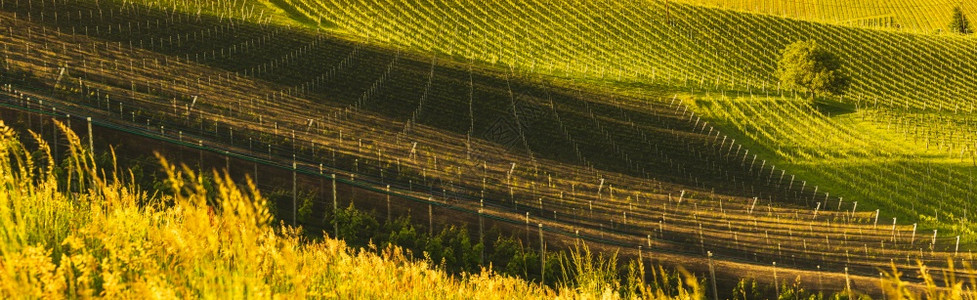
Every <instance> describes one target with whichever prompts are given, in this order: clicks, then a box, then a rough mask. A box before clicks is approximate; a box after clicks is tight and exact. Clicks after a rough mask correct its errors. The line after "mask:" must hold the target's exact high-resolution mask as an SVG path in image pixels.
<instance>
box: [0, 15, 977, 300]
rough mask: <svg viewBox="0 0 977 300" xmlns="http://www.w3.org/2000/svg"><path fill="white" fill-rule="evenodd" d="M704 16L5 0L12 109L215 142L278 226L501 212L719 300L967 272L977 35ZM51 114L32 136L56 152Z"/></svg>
mask: <svg viewBox="0 0 977 300" xmlns="http://www.w3.org/2000/svg"><path fill="white" fill-rule="evenodd" d="M753 3H756V2H753ZM699 4H701V3H673V2H671V1H642V2H640V3H635V2H631V1H598V2H593V1H576V0H566V1H557V2H552V3H544V2H541V1H515V2H512V1H508V2H503V1H483V2H474V3H468V2H466V3H458V2H450V1H449V2H445V1H440V0H430V1H420V2H397V1H377V2H372V1H339V0H323V1H318V0H317V1H312V0H282V1H270V2H265V1H250V0H236V1H217V2H207V3H203V4H201V3H195V2H194V3H191V2H185V1H147V2H131V1H104V0H102V1H92V0H44V1H42V0H28V1H24V0H21V1H13V2H11V1H3V2H0V32H3V34H2V35H0V44H2V50H3V52H2V56H3V64H2V65H0V67H2V68H0V69H2V72H0V81H2V83H3V93H2V94H3V96H2V98H3V101H2V102H3V103H4V105H5V106H6V107H10V108H16V109H20V110H26V111H29V112H30V113H32V114H35V113H36V114H43V115H44V116H46V117H45V118H54V119H58V120H68V121H69V122H72V121H73V122H76V123H75V124H76V125H77V124H83V123H85V122H88V124H92V123H91V122H93V121H92V120H93V119H94V123H96V124H97V125H98V126H99V127H98V128H99V130H102V129H103V128H107V129H111V130H114V131H118V132H121V133H120V134H122V135H123V136H125V135H132V136H139V141H143V142H141V143H158V144H159V145H160V146H159V148H158V149H173V148H177V149H198V150H199V151H200V154H199V158H197V159H196V165H197V166H198V167H200V168H203V166H204V165H219V164H214V163H213V162H207V163H205V159H204V154H203V153H204V152H203V151H210V152H211V153H209V154H208V156H207V157H209V158H219V157H223V158H224V159H225V168H226V169H227V171H231V170H235V172H232V174H234V175H235V176H238V177H241V178H240V179H241V180H244V177H245V176H246V177H248V178H251V179H254V180H255V181H256V182H257V185H258V186H259V187H262V189H267V190H266V191H268V192H269V193H270V192H271V191H278V190H290V192H286V193H285V194H287V195H290V196H284V197H280V198H282V199H281V200H280V201H278V202H277V203H275V207H276V211H277V212H278V214H277V215H276V218H277V219H278V220H279V221H281V222H282V223H283V224H289V225H301V226H303V227H304V228H307V229H310V230H309V231H312V232H313V233H314V231H320V232H321V231H325V233H326V234H330V235H339V234H340V232H339V229H338V228H339V224H337V223H336V222H337V221H334V220H335V219H329V218H330V217H331V216H335V215H337V214H339V213H340V212H339V207H340V206H339V205H341V204H340V203H342V205H349V206H352V204H353V203H354V202H355V203H356V207H357V208H363V209H364V210H366V211H368V212H371V213H372V214H373V215H374V216H375V217H376V218H377V219H381V220H384V221H386V222H394V221H395V220H394V218H393V217H392V216H393V215H408V216H411V218H412V219H413V220H414V221H415V222H417V223H419V225H418V226H421V228H426V229H427V231H428V232H429V233H431V234H432V235H433V232H434V231H435V228H436V227H442V228H447V227H449V224H450V225H455V224H457V225H460V226H465V227H467V228H468V232H471V233H472V239H473V240H475V237H476V233H477V236H478V239H477V240H478V241H479V244H480V245H481V246H482V247H486V243H485V241H482V240H481V239H482V237H483V232H482V231H483V227H484V225H483V222H484V220H483V219H489V220H491V222H494V223H497V224H501V225H500V226H501V228H502V230H503V231H505V234H509V235H512V236H515V237H517V238H518V239H519V240H520V245H525V246H526V247H530V248H534V249H539V251H540V253H545V252H546V251H547V249H550V250H554V251H559V250H561V249H564V250H565V249H571V248H573V247H574V245H575V244H577V243H581V242H586V243H587V244H588V245H589V246H590V247H593V248H595V249H599V250H600V251H603V252H606V253H611V252H616V253H619V255H620V256H621V257H622V258H623V259H624V260H636V261H642V262H645V263H655V264H664V265H668V266H683V267H686V268H688V269H689V270H691V271H692V272H693V273H695V274H696V275H697V276H698V277H700V278H705V280H706V281H707V282H710V283H713V284H715V283H717V282H718V285H719V286H721V287H722V288H723V291H719V290H718V289H717V290H710V291H708V292H706V294H708V295H710V296H720V295H727V294H729V293H728V291H729V290H730V289H732V288H734V287H735V286H736V284H737V283H738V282H739V280H740V279H742V278H752V279H756V280H759V281H760V282H762V283H763V284H765V285H767V286H772V288H771V289H770V290H769V291H767V292H766V293H768V294H770V293H777V294H780V293H781V284H784V283H789V282H790V283H792V282H795V281H796V284H797V286H799V287H803V288H805V289H808V290H818V291H823V292H825V293H832V292H842V293H845V294H848V295H852V294H855V293H858V294H867V295H871V296H883V297H885V296H888V295H892V294H891V293H893V292H910V291H911V290H912V289H914V288H916V287H918V286H919V284H921V280H920V276H919V275H920V273H927V271H928V274H931V275H933V276H936V277H937V278H938V279H947V280H950V277H952V276H951V275H953V276H959V277H958V278H965V277H966V276H972V275H973V273H974V272H973V271H972V270H969V269H968V268H969V266H971V265H972V263H973V261H974V257H973V254H972V252H971V251H972V250H973V249H974V248H975V245H977V244H975V242H977V239H975V238H974V236H973V234H974V228H975V225H977V224H975V223H974V222H973V221H971V219H972V218H973V217H972V216H971V215H972V213H973V211H972V210H971V205H970V203H971V202H972V201H973V197H974V196H975V195H974V191H973V175H974V174H973V173H974V168H977V163H975V156H974V155H975V149H977V140H975V134H977V131H975V127H974V122H975V120H974V113H973V106H974V102H977V98H974V96H973V95H974V90H975V88H977V86H975V83H974V82H975V81H974V80H973V79H974V78H973V76H974V75H973V74H975V72H974V70H975V69H977V64H975V62H974V60H973V59H972V57H974V51H975V49H977V47H974V45H975V44H974V40H973V39H971V38H970V37H965V36H949V35H931V34H920V33H906V32H903V31H898V30H877V29H873V28H865V27H864V26H861V25H859V26H850V24H842V25H839V24H841V23H844V22H842V21H843V20H848V19H851V17H852V16H855V15H858V14H861V13H862V12H860V11H859V10H857V9H854V8H853V9H852V10H850V11H851V12H850V13H851V14H852V15H847V14H844V13H840V12H834V11H825V12H820V13H819V14H817V15H794V16H792V17H793V18H783V17H781V16H780V15H783V14H788V15H789V14H790V13H788V12H784V13H781V14H777V13H770V11H765V10H761V11H760V12H762V13H765V14H752V13H744V12H743V10H747V11H749V9H747V8H737V7H733V8H734V9H732V10H729V9H727V8H728V7H726V6H723V7H715V6H711V5H710V6H703V5H699ZM724 5H725V4H724ZM826 5H827V4H826ZM839 5H840V4H839ZM851 5H852V6H853V7H856V5H855V4H851ZM764 7H766V6H764ZM856 8H857V7H856ZM764 9H766V8H764ZM782 9H783V10H784V11H787V9H786V8H782ZM905 9H906V12H905V13H902V12H900V13H899V16H900V18H903V17H905V16H916V15H915V14H917V13H918V14H919V15H926V14H927V11H919V10H915V9H913V8H912V7H906V8H905ZM846 11H848V10H846ZM965 11H967V10H965ZM910 12H911V13H910ZM828 16H831V17H834V18H838V19H835V21H830V17H828ZM807 20H813V21H817V22H811V21H807ZM900 20H902V19H900ZM926 20H927V21H926V22H930V23H938V22H943V21H942V19H939V18H937V17H933V20H930V19H926ZM900 22H905V21H900ZM917 22H919V24H920V25H918V26H920V28H923V27H924V25H922V24H923V23H926V22H924V21H917ZM927 24H929V23H927ZM856 25H857V24H856ZM926 26H931V25H926ZM799 40H817V41H818V42H819V43H820V44H821V45H824V47H825V49H826V50H827V51H830V52H832V53H836V54H837V55H838V57H839V60H840V61H842V62H843V65H842V66H843V67H842V71H844V72H845V73H847V74H849V75H850V76H851V78H852V84H851V87H850V90H849V91H848V93H847V94H845V95H842V96H829V97H818V99H816V100H812V99H813V97H810V96H809V95H807V94H805V93H802V92H797V91H795V90H793V89H790V88H789V87H787V86H783V85H781V84H780V80H779V78H777V76H776V72H775V69H777V67H778V60H779V58H780V56H781V54H780V53H781V49H783V48H784V47H785V46H786V45H788V44H791V43H793V42H795V41H799ZM79 116H81V117H90V119H78V117H79ZM45 122H47V121H36V122H35V121H31V119H28V121H27V122H26V126H25V127H26V128H28V129H34V130H35V131H38V132H41V135H40V136H41V137H42V138H45V139H48V140H50V141H51V142H49V143H51V144H53V145H55V151H54V152H55V153H56V154H57V153H58V149H57V146H56V145H58V144H59V143H61V144H62V145H63V144H64V142H65V141H63V140H61V139H63V136H61V137H59V135H58V134H57V133H56V132H55V131H54V130H53V127H52V126H48V127H47V130H45V127H44V126H45V125H44V124H47V123H45ZM78 122H81V123H78ZM89 126H91V125H89ZM90 128H91V127H89V129H88V131H89V137H88V139H89V141H90V144H89V147H90V148H94V150H96V152H98V151H106V150H108V149H109V147H110V145H108V144H100V143H99V144H96V143H95V142H93V141H97V140H98V139H97V138H95V136H94V135H95V134H93V133H91V132H92V131H93V130H92V129H90ZM118 140H122V144H125V143H126V141H125V138H122V139H116V140H115V141H118ZM134 140H135V138H133V141H130V142H129V143H136V142H134ZM146 141H151V142H146ZM167 145H168V146H167ZM116 146H118V145H116ZM140 146H141V147H138V149H144V148H143V147H145V146H144V145H140ZM130 148H136V147H130ZM122 149H127V148H126V147H124V145H123V147H122ZM160 151H163V150H160ZM171 151H175V152H179V153H180V154H178V155H177V154H173V153H170V154H167V153H162V155H164V156H169V157H171V159H183V160H185V161H187V163H188V164H192V163H194V159H185V157H184V155H183V153H184V152H186V151H185V150H171ZM128 155H129V156H137V155H136V154H132V153H130V154H128ZM232 158H233V159H234V160H235V163H234V164H232V163H231V161H232ZM252 164H253V171H252V170H251V168H252ZM259 165H262V168H263V171H262V172H259ZM240 169H245V170H247V171H245V172H242V171H239V170H240ZM272 169H274V170H276V171H268V170H272ZM289 173H291V177H290V178H280V177H282V176H288V175H284V174H289ZM273 174H278V175H273ZM298 174H302V175H301V176H302V179H301V182H302V183H303V184H298V182H299V181H300V179H299V175H298ZM289 179H290V181H289ZM69 180H70V179H69ZM328 181H332V189H331V190H330V191H328V192H326V190H329V189H328V188H324V186H325V184H324V183H323V182H328ZM337 181H338V182H339V183H340V184H341V188H340V189H339V190H337V187H336V182H337ZM316 184H318V185H317V186H316ZM81 186H83V185H82V184H81V183H79V184H78V187H77V188H78V189H81ZM66 188H67V189H71V188H72V184H71V183H69V184H66ZM340 190H341V191H340ZM300 192H301V193H306V194H313V196H311V197H312V198H313V200H311V202H309V203H310V204H308V205H304V204H301V203H300V202H299V200H298V198H299V197H298V195H299V194H300ZM303 195H305V194H303ZM384 198H385V199H386V201H384V200H383V199H384ZM391 199H393V200H391ZM288 200H291V201H288ZM392 201H394V202H396V203H394V204H393V205H392V203H391V202H392ZM435 209H437V212H438V213H437V214H435ZM305 210H308V211H311V213H306V214H310V215H311V217H300V211H305ZM403 210H406V212H404V211H403ZM417 211H423V212H426V214H425V213H418V212H417ZM476 228H477V229H476ZM483 249H484V248H483ZM482 256H483V257H482V258H480V260H479V262H480V263H483V264H486V265H487V264H488V263H490V262H491V261H486V260H485V258H484V254H483V255H482ZM436 263H437V262H435V264H436ZM538 264H542V266H540V267H537V269H535V270H536V271H532V272H529V271H527V272H525V273H526V274H523V276H524V277H526V278H527V279H530V280H538V281H539V282H544V281H546V280H547V279H546V278H547V277H546V276H550V275H545V274H546V272H547V271H545V270H546V269H547V263H546V261H545V259H544V260H543V261H542V262H538ZM717 266H719V268H718V270H717V268H716V267H717ZM893 268H897V269H899V270H902V274H901V275H894V274H889V275H886V274H883V273H880V270H885V271H889V270H892V269H893ZM717 271H718V272H717ZM533 272H535V274H533ZM795 278H797V279H796V280H795ZM549 280H553V279H552V278H550V279H549ZM897 280H905V281H908V282H911V283H910V284H909V285H908V286H909V287H907V288H905V289H904V288H899V287H896V286H897V284H896V283H895V282H896V281H897ZM656 285H657V283H656ZM922 285H925V282H923V283H922ZM923 288H925V287H923ZM929 288H931V289H932V288H934V287H933V286H932V285H931V286H930V287H929ZM958 288H961V289H962V288H963V285H961V286H960V287H958ZM968 288H969V286H968ZM774 296H776V295H774ZM676 297H677V296H676ZM765 297H769V296H765Z"/></svg>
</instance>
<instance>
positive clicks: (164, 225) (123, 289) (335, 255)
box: [0, 121, 703, 299]
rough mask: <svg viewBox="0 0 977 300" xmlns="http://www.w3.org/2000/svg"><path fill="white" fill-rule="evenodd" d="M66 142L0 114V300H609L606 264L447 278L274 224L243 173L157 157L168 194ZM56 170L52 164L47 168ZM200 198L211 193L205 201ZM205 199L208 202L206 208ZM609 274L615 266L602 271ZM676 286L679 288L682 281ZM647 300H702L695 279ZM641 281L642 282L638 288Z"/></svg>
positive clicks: (612, 286)
mask: <svg viewBox="0 0 977 300" xmlns="http://www.w3.org/2000/svg"><path fill="white" fill-rule="evenodd" d="M58 126H59V127H60V128H61V130H62V131H63V132H64V133H65V135H66V137H67V139H68V141H69V145H70V150H69V154H70V155H68V156H67V158H66V159H65V161H64V162H55V161H53V160H52V158H51V157H52V156H51V149H50V148H49V147H48V146H47V143H45V141H44V140H43V139H41V138H40V137H39V136H37V135H34V134H33V133H31V135H32V137H33V139H34V140H36V141H37V143H38V144H39V146H38V149H36V150H34V151H31V150H29V149H27V148H26V147H25V146H24V144H23V143H21V142H20V139H19V138H18V136H17V134H16V133H15V132H14V131H13V130H11V129H10V128H9V127H7V126H5V125H4V124H3V122H2V121H0V297H2V298H76V297H81V298H88V297H102V298H305V297H316V298H318V297H325V298H355V299H363V298H418V299H427V298H461V299H471V298H480V299H493V298H496V299H497V298H506V299H509V298H552V297H558V298H618V297H621V296H622V295H634V294H626V293H625V294H622V293H621V292H620V287H621V284H620V283H619V282H617V281H615V279H610V278H612V276H610V274H607V272H608V268H604V267H602V265H604V264H605V262H591V261H590V260H592V258H590V255H589V253H583V254H577V255H576V256H577V257H576V259H577V260H575V264H573V265H572V266H573V267H574V268H576V269H577V270H578V272H575V273H576V274H575V276H578V277H577V280H576V281H577V283H578V284H577V285H575V286H573V287H571V286H563V287H560V288H557V289H555V290H554V289H550V288H545V287H541V286H540V285H538V284H535V283H530V282H526V281H523V280H520V279H516V278H511V277H503V276H499V275H496V274H494V273H492V272H491V271H485V270H483V271H482V272H480V273H478V274H461V275H457V276H456V275H450V274H447V273H445V272H443V271H441V270H438V269H437V268H432V267H431V265H429V264H428V263H426V262H423V261H415V260H412V259H410V258H409V257H408V256H407V255H405V253H404V252H403V251H402V250H400V249H399V248H396V247H391V248H388V249H381V250H379V251H377V250H376V249H372V250H371V249H366V250H356V249H351V248H349V247H347V246H346V245H345V244H344V243H343V242H342V241H340V240H335V239H329V238H326V239H323V240H317V241H310V240H307V239H306V238H304V237H303V235H302V234H301V229H298V228H292V227H288V226H284V225H275V224H273V221H272V220H273V218H272V215H271V214H270V213H269V211H268V209H267V206H266V200H265V198H262V196H261V194H260V193H259V192H258V190H257V189H256V187H255V185H254V184H253V183H252V182H250V181H248V182H246V183H245V184H241V185H239V184H236V183H234V182H233V181H232V180H231V179H230V178H229V177H227V175H226V174H218V173H216V172H215V173H214V174H213V178H214V188H213V189H212V190H211V191H209V196H208V190H207V189H206V188H205V186H204V180H203V179H202V176H201V175H200V174H198V173H195V172H194V171H193V170H190V169H189V168H187V167H185V166H177V165H174V164H171V163H169V162H167V161H166V159H164V158H162V157H160V158H159V159H160V162H161V164H162V168H163V170H164V171H165V173H166V175H167V176H166V179H165V183H164V185H163V186H165V187H166V188H165V189H164V190H166V192H153V193H149V192H147V191H145V190H142V189H140V187H138V186H136V185H134V184H131V183H128V182H131V180H129V179H127V178H132V177H133V176H132V175H133V174H131V173H130V172H125V171H121V172H115V171H103V170H116V166H107V167H103V166H97V165H96V163H95V160H94V159H93V157H92V155H91V153H88V152H86V150H85V149H84V148H83V147H82V146H81V143H80V140H79V138H78V136H76V135H75V134H74V133H72V132H71V131H70V130H68V129H66V128H65V127H64V126H63V125H61V124H58ZM59 165H60V166H61V167H58V166H59ZM208 197H209V199H208ZM208 203H210V204H208ZM610 270H613V269H610ZM683 282H684V283H683ZM677 284H678V285H677V286H673V287H672V289H673V290H674V292H669V293H666V292H655V291H651V290H645V291H642V294H644V295H646V296H647V297H650V298H684V299H693V298H695V299H698V298H702V297H703V294H702V293H703V292H702V290H701V289H700V288H699V287H698V285H697V281H696V280H695V278H694V277H691V276H687V277H686V278H684V279H683V280H679V281H678V283H677ZM641 288H645V289H648V288H650V286H649V285H641Z"/></svg>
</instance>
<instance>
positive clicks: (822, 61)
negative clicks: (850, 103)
mask: <svg viewBox="0 0 977 300" xmlns="http://www.w3.org/2000/svg"><path fill="white" fill-rule="evenodd" d="M781 54H782V56H781V58H780V61H779V63H778V65H777V76H778V77H779V79H780V82H781V83H782V84H783V85H784V86H785V87H786V88H788V89H794V90H798V91H801V92H806V93H813V94H815V95H819V96H829V95H840V94H843V93H844V92H845V90H846V89H848V86H849V85H850V79H849V78H848V76H847V75H845V74H844V73H842V72H841V61H840V60H839V59H838V57H837V56H836V55H834V54H833V53H831V52H828V51H827V50H826V49H824V48H822V47H820V46H819V45H818V43H817V42H815V41H798V42H795V43H793V44H790V45H788V46H787V47H786V48H784V50H783V51H782V52H781Z"/></svg>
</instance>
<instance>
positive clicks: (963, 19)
mask: <svg viewBox="0 0 977 300" xmlns="http://www.w3.org/2000/svg"><path fill="white" fill-rule="evenodd" d="M950 32H955V33H959V34H971V33H974V31H973V30H971V29H970V21H967V16H965V15H964V14H963V10H962V9H960V7H959V6H957V7H954V8H953V20H952V21H950Z"/></svg>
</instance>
